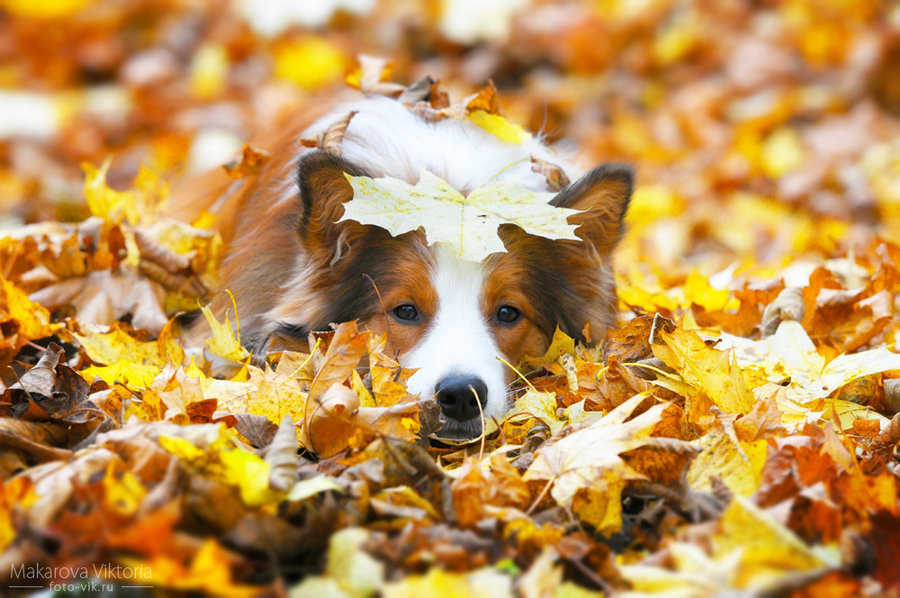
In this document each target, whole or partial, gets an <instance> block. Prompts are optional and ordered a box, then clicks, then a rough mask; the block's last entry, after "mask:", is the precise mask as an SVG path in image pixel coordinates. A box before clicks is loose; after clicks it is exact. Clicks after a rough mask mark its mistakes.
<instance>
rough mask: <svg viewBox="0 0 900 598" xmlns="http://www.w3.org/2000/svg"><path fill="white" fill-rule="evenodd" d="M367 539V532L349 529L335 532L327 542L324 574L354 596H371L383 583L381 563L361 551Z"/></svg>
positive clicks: (368, 538) (368, 535) (368, 534)
mask: <svg viewBox="0 0 900 598" xmlns="http://www.w3.org/2000/svg"><path fill="white" fill-rule="evenodd" d="M370 536H371V534H370V533H369V532H368V531H367V530H364V529H361V528H354V527H351V528H345V529H342V530H340V531H338V532H336V533H335V534H334V535H332V536H331V540H330V541H329V543H328V560H327V563H326V565H325V570H326V572H327V573H328V575H329V576H330V577H331V578H332V579H336V580H337V581H338V582H339V583H340V584H341V587H343V588H350V589H352V590H353V591H354V594H355V595H357V596H371V595H374V594H375V593H376V592H377V591H378V589H379V587H380V586H381V585H382V584H383V583H384V575H385V572H384V564H383V563H381V562H380V561H378V560H376V559H375V558H373V557H371V556H370V555H369V554H368V553H367V552H366V551H365V550H364V549H363V545H364V544H365V543H366V542H367V541H369V540H370Z"/></svg>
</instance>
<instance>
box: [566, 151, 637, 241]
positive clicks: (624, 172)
mask: <svg viewBox="0 0 900 598" xmlns="http://www.w3.org/2000/svg"><path fill="white" fill-rule="evenodd" d="M633 187H634V172H633V171H632V170H631V167H630V166H627V165H625V164H602V165H600V166H598V167H596V168H594V169H593V170H591V171H590V172H589V173H587V174H586V175H584V176H583V177H581V178H580V179H578V180H577V181H575V182H574V183H572V184H571V185H569V186H568V187H566V188H565V189H563V190H562V191H560V192H559V193H558V194H557V195H556V197H554V198H553V199H552V200H550V204H551V205H554V206H557V207H560V208H572V209H575V210H581V213H580V214H573V215H572V216H569V224H573V225H576V226H578V228H577V229H576V230H575V234H576V235H578V236H579V237H581V238H582V239H583V240H584V241H586V242H587V243H590V244H591V245H592V246H593V247H594V248H596V249H597V251H598V252H599V253H600V254H601V255H603V254H608V253H610V252H611V251H612V250H613V248H615V246H616V243H618V242H619V239H620V238H622V234H623V233H624V232H625V223H624V220H625V212H626V211H627V210H628V202H629V201H630V200H631V191H632V189H633Z"/></svg>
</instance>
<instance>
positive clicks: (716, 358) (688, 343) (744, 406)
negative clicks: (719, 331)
mask: <svg viewBox="0 0 900 598" xmlns="http://www.w3.org/2000/svg"><path fill="white" fill-rule="evenodd" d="M659 337H660V339H661V340H662V342H661V343H654V344H653V354H654V355H655V356H656V357H658V358H659V359H662V360H663V361H664V362H665V363H666V365H667V366H669V367H670V368H672V369H673V370H675V372H676V373H678V374H680V375H681V377H682V378H683V379H684V382H685V383H686V384H688V386H689V387H691V388H692V389H694V390H695V391H696V392H702V393H703V394H705V395H706V396H708V397H709V398H710V399H712V400H713V402H715V404H716V405H717V406H718V407H719V408H720V409H722V410H723V411H725V412H726V413H747V412H748V411H750V408H751V407H752V406H753V395H752V393H751V392H750V391H749V390H748V388H747V384H746V382H745V381H744V378H743V375H742V373H741V369H740V368H739V367H738V365H737V362H736V361H735V359H734V356H733V354H732V352H730V351H719V350H718V349H714V348H712V347H708V346H707V345H706V343H705V342H703V339H702V338H700V336H699V335H698V334H697V333H695V332H691V331H689V330H685V328H684V326H683V323H682V324H681V325H679V326H678V328H677V329H676V330H675V331H674V332H672V333H668V332H666V331H664V330H660V331H659Z"/></svg>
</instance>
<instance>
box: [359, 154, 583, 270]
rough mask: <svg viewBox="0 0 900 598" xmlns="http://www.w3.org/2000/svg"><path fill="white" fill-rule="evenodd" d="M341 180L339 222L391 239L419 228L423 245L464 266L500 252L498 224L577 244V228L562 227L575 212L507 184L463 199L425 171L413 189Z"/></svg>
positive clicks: (387, 181) (389, 180) (381, 181)
mask: <svg viewBox="0 0 900 598" xmlns="http://www.w3.org/2000/svg"><path fill="white" fill-rule="evenodd" d="M345 176H346V177H347V180H348V181H350V185H351V186H352V187H353V199H352V200H351V201H348V202H347V203H345V204H344V215H343V216H342V217H341V221H344V220H355V221H357V222H359V223H361V224H375V225H377V226H380V227H382V228H384V229H386V230H387V231H389V232H390V233H391V234H392V235H394V236H397V235H401V234H403V233H407V232H410V231H413V230H416V229H417V228H419V227H420V226H421V227H423V228H424V229H425V237H426V239H427V240H428V244H429V245H431V244H433V243H436V242H442V243H446V244H447V245H448V246H450V247H451V248H452V250H453V253H455V254H456V255H457V256H458V257H460V258H462V259H465V260H469V261H473V262H480V261H482V260H484V258H486V257H487V256H488V255H490V254H492V253H498V252H504V251H506V249H505V248H504V247H503V242H502V241H501V240H500V237H499V236H498V235H497V228H498V227H499V226H500V225H501V224H515V225H517V226H519V227H521V228H522V229H523V230H524V231H525V232H527V233H530V234H533V235H539V236H542V237H546V238H548V239H573V240H578V239H579V238H578V237H577V236H576V235H575V229H576V228H577V226H575V225H571V224H569V223H568V222H567V221H566V218H568V217H569V216H571V215H572V214H577V213H578V210H572V209H569V208H557V207H553V206H551V205H549V204H548V203H547V202H549V201H550V199H552V198H553V194H552V193H540V192H536V191H530V190H528V189H525V188H523V187H521V186H519V185H518V184H517V183H515V182H513V181H508V180H502V181H497V182H494V183H488V184H487V185H484V186H482V187H479V188H478V189H475V190H474V191H472V192H471V193H469V195H467V196H463V195H462V194H461V193H460V192H459V191H457V190H456V189H454V188H453V187H451V186H450V184H449V183H447V181H445V180H443V179H441V178H440V177H437V176H435V175H434V174H432V173H430V172H428V171H427V170H423V171H422V174H421V175H420V177H419V181H418V182H417V183H416V184H415V185H410V184H409V183H407V182H405V181H401V180H400V179H395V178H393V177H380V178H374V179H373V178H370V177H356V176H351V175H345Z"/></svg>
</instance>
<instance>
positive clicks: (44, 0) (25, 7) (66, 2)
mask: <svg viewBox="0 0 900 598" xmlns="http://www.w3.org/2000/svg"><path fill="white" fill-rule="evenodd" d="M90 3H91V0H41V1H40V2H34V1H33V0H0V7H2V8H4V9H6V10H8V11H9V12H10V13H12V14H14V15H17V16H20V17H27V18H37V19H54V18H60V17H67V16H70V15H74V14H75V13H76V12H78V11H79V10H81V9H82V8H84V7H86V6H87V5H88V4H90Z"/></svg>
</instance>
